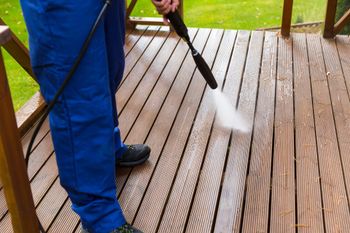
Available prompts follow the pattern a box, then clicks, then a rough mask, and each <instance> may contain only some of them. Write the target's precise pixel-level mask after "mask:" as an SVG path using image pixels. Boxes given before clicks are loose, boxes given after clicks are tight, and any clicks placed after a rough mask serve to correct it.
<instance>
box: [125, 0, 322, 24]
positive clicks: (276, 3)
mask: <svg viewBox="0 0 350 233" xmlns="http://www.w3.org/2000/svg"><path fill="white" fill-rule="evenodd" d="M325 3H326V0H309V1H305V0H295V1H294V10H293V22H294V23H295V22H297V21H299V22H300V20H301V21H303V22H310V21H320V20H322V19H323V17H324V12H325ZM282 6H283V0H231V1H227V0H184V14H185V16H184V17H185V21H186V24H187V25H188V26H191V27H207V28H229V29H249V30H254V29H256V28H261V27H271V26H279V25H280V24H281V16H282ZM132 15H133V16H152V17H155V16H158V14H157V12H156V11H155V10H154V9H153V8H152V4H151V3H150V0H138V2H137V4H136V7H135V9H134V12H133V14H132Z"/></svg>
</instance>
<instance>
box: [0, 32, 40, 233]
mask: <svg viewBox="0 0 350 233" xmlns="http://www.w3.org/2000/svg"><path fill="white" fill-rule="evenodd" d="M9 39H10V30H9V29H8V27H5V26H0V47H1V46H2V45H3V44H4V43H6V42H8V40H9ZM0 177H1V180H2V183H3V186H4V192H5V197H6V202H7V206H8V209H9V211H10V214H11V220H12V225H13V230H14V232H15V233H38V232H39V227H38V221H37V217H36V213H35V207H34V202H33V197H32V192H31V189H30V184H29V179H28V175H27V170H26V165H25V162H24V157H23V151H22V145H21V142H20V138H19V132H18V129H17V124H16V118H15V112H14V109H13V105H12V100H11V95H10V90H9V86H8V82H7V77H6V71H5V66H4V62H3V57H2V54H1V51H0Z"/></svg>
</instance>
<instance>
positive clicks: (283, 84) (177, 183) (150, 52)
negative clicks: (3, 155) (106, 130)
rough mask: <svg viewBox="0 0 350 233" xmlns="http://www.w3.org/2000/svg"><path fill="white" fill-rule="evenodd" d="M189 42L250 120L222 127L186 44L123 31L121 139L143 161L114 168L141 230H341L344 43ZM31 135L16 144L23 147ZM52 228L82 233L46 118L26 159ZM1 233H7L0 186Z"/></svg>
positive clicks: (346, 155) (217, 33)
mask: <svg viewBox="0 0 350 233" xmlns="http://www.w3.org/2000/svg"><path fill="white" fill-rule="evenodd" d="M190 34H191V36H192V38H194V45H195V47H196V48H198V50H200V51H203V55H204V57H205V58H206V60H207V61H208V63H209V65H210V66H211V67H212V70H213V73H214V75H215V77H216V79H217V81H218V83H219V87H223V91H224V93H225V94H226V95H227V96H229V98H230V100H231V101H232V104H234V105H236V106H237V108H238V110H239V111H241V112H242V113H243V114H244V115H245V117H246V120H247V121H248V122H249V124H251V125H252V126H253V130H252V132H250V133H241V132H239V131H235V130H233V131H231V130H229V129H225V128H222V127H221V126H220V124H218V121H217V120H216V117H215V106H214V104H213V101H212V100H213V98H212V91H211V90H210V88H209V87H207V86H206V85H205V82H204V81H203V79H202V77H201V75H200V73H199V72H198V71H196V69H195V65H194V62H193V61H192V57H191V55H190V54H189V53H188V50H187V46H186V45H185V44H184V43H183V42H182V41H179V38H178V37H177V36H176V35H175V34H174V33H169V32H168V31H167V30H166V29H165V28H159V27H155V26H150V27H148V28H147V27H139V28H138V30H134V31H132V32H130V31H129V32H128V35H127V39H126V41H127V43H126V46H125V51H126V68H125V78H124V80H123V82H122V84H121V86H120V89H119V91H118V94H117V96H118V97H117V100H118V101H117V102H118V109H119V114H120V117H119V121H120V128H121V132H122V133H123V137H124V139H125V142H126V143H129V144H130V143H139V142H145V143H147V144H149V145H150V146H151V147H152V154H151V157H150V159H149V161H148V162H147V163H146V164H145V165H143V166H139V167H136V168H134V169H118V177H117V180H116V182H117V185H118V194H117V195H118V197H119V200H120V203H121V205H122V207H123V209H124V211H125V216H126V218H127V220H128V221H129V222H132V223H133V224H134V225H135V226H136V227H139V228H141V229H142V230H143V231H144V232H146V233H148V232H161V233H163V232H174V233H175V232H189V233H192V232H198V233H203V232H222V233H227V232H247V233H263V232H276V233H280V232H283V233H285V232H298V233H299V232H349V226H350V210H349V207H350V205H349V195H348V188H350V99H349V88H350V39H349V38H348V37H345V36H338V37H337V38H336V40H325V39H322V38H321V37H320V36H319V35H311V34H308V35H305V34H293V35H292V36H291V38H290V39H288V40H284V39H282V38H280V37H279V36H278V35H277V34H276V33H274V32H265V33H264V32H257V31H253V32H249V31H230V30H216V29H215V30H214V29H213V30H211V29H199V30H198V29H191V30H190ZM30 135H31V132H29V133H28V134H27V135H26V136H25V137H24V138H23V139H22V143H23V147H24V149H25V148H26V146H27V144H28V140H29V138H30ZM29 176H30V178H31V184H32V190H33V196H34V202H35V204H36V206H37V213H38V216H39V218H40V220H41V222H42V223H43V225H44V228H45V229H47V230H48V232H50V233H70V232H79V231H80V227H79V218H78V217H77V216H76V215H75V214H74V213H73V212H72V211H71V209H70V205H71V203H70V201H69V200H68V198H67V194H66V193H65V191H64V190H63V189H62V187H61V186H60V184H59V177H58V173H57V168H56V161H55V154H54V149H53V146H52V142H51V135H50V131H49V127H48V124H47V123H46V124H45V126H44V128H43V129H42V131H41V132H40V135H39V137H38V140H37V142H36V149H35V151H34V153H33V155H32V156H31V159H30V168H29ZM0 220H1V221H0V232H1V233H5V232H6V233H7V232H12V229H11V222H10V216H9V214H8V212H7V208H6V203H5V199H4V192H3V190H2V189H1V190H0Z"/></svg>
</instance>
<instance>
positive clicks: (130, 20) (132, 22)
mask: <svg viewBox="0 0 350 233" xmlns="http://www.w3.org/2000/svg"><path fill="white" fill-rule="evenodd" d="M136 3H137V0H131V2H130V4H129V5H127V0H125V5H126V25H127V27H129V28H134V27H135V26H136V25H137V24H145V25H163V19H162V18H161V17H159V18H155V17H132V16H131V13H132V11H133V10H134V8H135V5H136ZM178 11H179V13H180V15H181V17H182V18H183V0H180V5H179V7H178Z"/></svg>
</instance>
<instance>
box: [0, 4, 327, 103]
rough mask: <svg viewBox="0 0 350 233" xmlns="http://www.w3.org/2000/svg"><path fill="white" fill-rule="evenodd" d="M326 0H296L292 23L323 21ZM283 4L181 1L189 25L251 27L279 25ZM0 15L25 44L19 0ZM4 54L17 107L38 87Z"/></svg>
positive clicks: (140, 8) (2, 7)
mask: <svg viewBox="0 0 350 233" xmlns="http://www.w3.org/2000/svg"><path fill="white" fill-rule="evenodd" d="M122 1H123V0H122ZM325 2H326V0H309V1H305V0H295V1H294V12H293V23H296V22H309V21H320V20H322V19H323V15H324V12H325ZM282 5H283V0H241V1H239V0H235V1H233V0H231V1H227V0H184V12H185V16H184V17H185V21H186V23H187V24H188V26H191V27H207V28H230V29H250V30H254V29H256V28H261V27H269V26H278V25H280V21H281V14H282ZM132 15H134V16H153V17H154V16H157V13H156V11H155V10H154V8H153V6H152V4H151V3H150V0H139V1H138V3H137V4H136V7H135V9H134V12H133V14H132ZM0 17H1V18H2V19H3V20H4V21H5V22H6V23H7V24H8V25H9V26H10V27H11V29H12V30H13V31H14V32H15V34H16V35H17V36H18V37H19V38H20V39H21V41H22V42H24V43H25V44H26V45H27V44H28V42H27V40H28V37H27V33H26V29H25V24H24V21H23V16H22V14H21V9H20V5H19V0H1V2H0ZM4 57H5V64H6V69H7V73H8V77H9V82H10V87H11V93H12V97H13V100H14V105H15V109H16V110H18V109H19V108H20V106H22V105H23V104H24V103H25V102H26V101H27V100H28V99H29V98H30V97H31V96H32V95H33V94H34V93H35V92H36V91H37V90H38V86H37V85H36V84H35V82H34V81H32V80H31V78H29V77H28V75H27V74H26V73H25V72H24V71H23V70H22V69H21V68H20V67H19V66H18V65H17V64H16V63H15V62H14V61H13V60H12V59H11V58H10V57H9V55H8V54H7V53H6V52H4Z"/></svg>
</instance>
